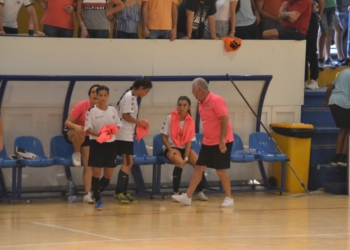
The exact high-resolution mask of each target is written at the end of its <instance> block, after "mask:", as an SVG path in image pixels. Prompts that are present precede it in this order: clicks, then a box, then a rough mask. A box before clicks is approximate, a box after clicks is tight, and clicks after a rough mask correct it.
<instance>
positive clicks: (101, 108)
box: [84, 86, 121, 211]
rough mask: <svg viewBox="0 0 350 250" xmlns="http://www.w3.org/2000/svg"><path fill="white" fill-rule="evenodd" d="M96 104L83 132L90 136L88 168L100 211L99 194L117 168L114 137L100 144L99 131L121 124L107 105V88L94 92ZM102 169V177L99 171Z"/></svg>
mask: <svg viewBox="0 0 350 250" xmlns="http://www.w3.org/2000/svg"><path fill="white" fill-rule="evenodd" d="M96 93H97V99H98V102H97V104H96V105H95V106H93V107H92V108H90V109H89V111H88V112H87V113H86V122H85V127H84V130H85V131H87V132H88V133H89V134H90V149H91V150H90V154H89V166H91V167H92V189H93V191H94V199H95V204H96V205H95V209H96V210H98V211H99V210H102V202H101V196H100V193H101V192H102V191H103V190H105V188H106V187H107V186H108V185H109V182H110V180H111V178H112V176H113V173H114V168H115V167H116V166H117V147H116V143H115V139H116V135H115V134H112V135H111V138H110V139H107V141H105V142H103V143H100V142H97V141H96V139H97V137H99V136H100V132H99V131H100V129H102V128H103V127H105V126H107V125H112V126H113V125H114V126H115V127H120V126H121V122H120V119H119V116H118V112H117V110H116V109H115V108H114V107H113V106H111V105H109V104H108V98H109V88H107V87H106V86H100V87H98V88H97V90H96ZM102 168H103V177H102V178H101V179H100V177H101V170H102Z"/></svg>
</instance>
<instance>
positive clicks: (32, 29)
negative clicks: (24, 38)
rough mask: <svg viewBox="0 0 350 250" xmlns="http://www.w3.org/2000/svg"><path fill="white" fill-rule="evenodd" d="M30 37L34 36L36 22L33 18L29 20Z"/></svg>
mask: <svg viewBox="0 0 350 250" xmlns="http://www.w3.org/2000/svg"><path fill="white" fill-rule="evenodd" d="M28 35H30V36H32V35H34V21H33V17H30V19H29V23H28Z"/></svg>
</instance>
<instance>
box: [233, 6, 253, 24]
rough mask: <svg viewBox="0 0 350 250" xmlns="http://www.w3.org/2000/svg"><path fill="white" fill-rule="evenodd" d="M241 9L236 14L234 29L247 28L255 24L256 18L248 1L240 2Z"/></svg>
mask: <svg viewBox="0 0 350 250" xmlns="http://www.w3.org/2000/svg"><path fill="white" fill-rule="evenodd" d="M240 2H241V7H240V8H239V11H238V12H237V14H236V27H243V26H249V25H252V24H253V23H255V21H256V17H255V15H254V13H253V10H252V5H251V2H250V1H248V0H244V1H242V0H241V1H240Z"/></svg>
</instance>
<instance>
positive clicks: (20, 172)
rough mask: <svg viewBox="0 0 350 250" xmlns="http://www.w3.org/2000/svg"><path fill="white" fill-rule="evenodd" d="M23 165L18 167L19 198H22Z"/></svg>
mask: <svg viewBox="0 0 350 250" xmlns="http://www.w3.org/2000/svg"><path fill="white" fill-rule="evenodd" d="M22 168H23V167H22V166H20V167H18V172H17V199H21V198H22Z"/></svg>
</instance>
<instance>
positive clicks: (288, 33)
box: [277, 28, 306, 40]
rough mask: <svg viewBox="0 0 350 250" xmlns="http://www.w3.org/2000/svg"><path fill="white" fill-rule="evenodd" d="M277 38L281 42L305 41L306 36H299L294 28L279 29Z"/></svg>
mask: <svg viewBox="0 0 350 250" xmlns="http://www.w3.org/2000/svg"><path fill="white" fill-rule="evenodd" d="M277 31H278V38H279V39H281V40H305V39H306V35H304V34H301V33H300V32H299V31H298V30H297V29H294V28H286V29H284V28H279V29H277Z"/></svg>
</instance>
